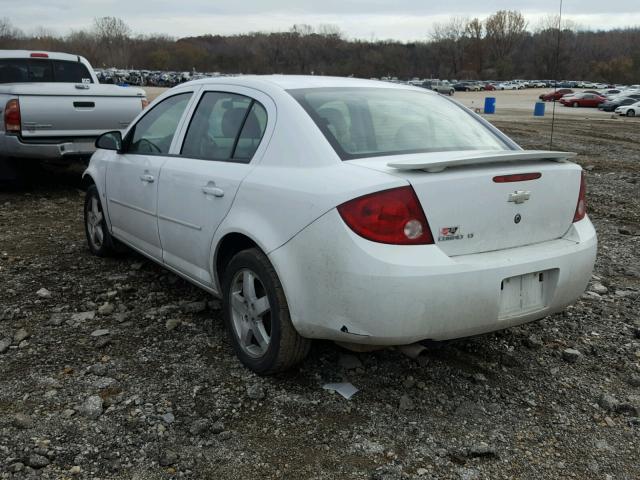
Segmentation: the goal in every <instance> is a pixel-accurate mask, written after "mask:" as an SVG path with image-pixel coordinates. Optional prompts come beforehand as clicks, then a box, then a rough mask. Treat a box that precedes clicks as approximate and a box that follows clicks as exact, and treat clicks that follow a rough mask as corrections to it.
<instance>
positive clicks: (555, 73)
mask: <svg viewBox="0 0 640 480" xmlns="http://www.w3.org/2000/svg"><path fill="white" fill-rule="evenodd" d="M561 34H562V0H560V13H559V14H558V41H557V44H556V64H555V65H554V67H553V93H554V95H553V98H554V100H553V107H552V110H551V138H550V139H549V150H552V149H553V126H554V124H555V123H556V103H558V102H557V101H556V100H555V98H556V96H555V93H556V92H557V91H558V63H559V60H560V35H561Z"/></svg>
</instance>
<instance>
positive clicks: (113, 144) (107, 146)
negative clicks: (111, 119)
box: [96, 130, 122, 152]
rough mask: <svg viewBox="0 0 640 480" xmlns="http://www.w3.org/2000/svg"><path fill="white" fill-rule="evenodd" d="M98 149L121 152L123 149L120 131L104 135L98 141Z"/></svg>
mask: <svg viewBox="0 0 640 480" xmlns="http://www.w3.org/2000/svg"><path fill="white" fill-rule="evenodd" d="M96 148H102V149H103V150H116V151H118V152H119V151H120V150H121V149H122V134H121V133H120V131H118V130H114V131H112V132H106V133H103V134H102V135H100V136H99V137H98V138H97V139H96Z"/></svg>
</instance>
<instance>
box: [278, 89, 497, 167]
mask: <svg viewBox="0 0 640 480" xmlns="http://www.w3.org/2000/svg"><path fill="white" fill-rule="evenodd" d="M289 93H290V94H291V95H292V96H293V97H294V98H295V99H296V100H297V101H298V102H299V103H300V104H301V105H302V107H303V108H304V109H305V110H306V111H307V113H308V114H309V115H310V116H311V118H312V119H313V121H314V122H315V123H316V125H317V126H318V128H320V130H321V131H322V133H323V134H324V135H325V137H326V138H327V140H328V141H329V142H330V143H331V145H332V146H333V148H334V149H335V150H336V152H337V153H338V155H339V156H340V157H341V158H342V159H343V160H350V159H354V158H363V157H370V156H380V155H400V154H409V153H422V152H440V151H449V150H506V149H508V146H507V145H506V144H505V143H504V142H502V141H501V140H500V139H499V138H498V137H497V136H496V135H494V134H493V132H492V131H491V130H489V129H488V128H487V127H485V126H484V125H483V124H482V123H481V122H479V121H478V120H476V119H475V118H474V117H473V116H472V115H470V114H469V112H467V111H466V110H465V109H464V108H462V107H460V106H458V105H456V104H455V103H454V102H451V101H449V100H447V99H445V98H443V97H441V96H439V95H434V94H431V93H427V92H419V91H413V90H404V89H394V88H353V87H352V88H310V89H299V90H290V91H289Z"/></svg>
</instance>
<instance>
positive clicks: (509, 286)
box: [498, 271, 550, 319]
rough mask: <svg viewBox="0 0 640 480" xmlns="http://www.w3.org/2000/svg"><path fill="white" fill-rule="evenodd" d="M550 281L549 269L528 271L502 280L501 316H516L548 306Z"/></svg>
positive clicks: (502, 317)
mask: <svg viewBox="0 0 640 480" xmlns="http://www.w3.org/2000/svg"><path fill="white" fill-rule="evenodd" d="M549 281H550V272H549V271H543V272H535V273H527V274H525V275H517V276H515V277H509V278H505V279H504V280H502V282H501V284H500V313H499V315H498V316H499V318H501V319H504V318H509V317H515V316H520V315H525V314H527V313H531V312H535V311H537V310H542V309H543V308H544V307H546V293H547V285H548V283H549Z"/></svg>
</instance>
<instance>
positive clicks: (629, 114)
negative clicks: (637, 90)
mask: <svg viewBox="0 0 640 480" xmlns="http://www.w3.org/2000/svg"><path fill="white" fill-rule="evenodd" d="M635 116H636V112H635V110H633V109H631V108H630V109H629V110H627V117H635Z"/></svg>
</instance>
